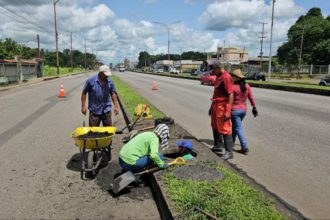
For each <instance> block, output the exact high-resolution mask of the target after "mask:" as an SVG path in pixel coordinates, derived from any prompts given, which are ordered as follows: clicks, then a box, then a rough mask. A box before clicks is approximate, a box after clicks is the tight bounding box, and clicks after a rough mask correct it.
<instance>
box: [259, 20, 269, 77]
mask: <svg viewBox="0 0 330 220" xmlns="http://www.w3.org/2000/svg"><path fill="white" fill-rule="evenodd" d="M260 24H262V31H261V32H260V34H261V36H259V37H258V38H260V70H261V72H262V55H263V51H262V47H263V44H264V38H266V37H265V24H267V23H265V22H261V23H260Z"/></svg>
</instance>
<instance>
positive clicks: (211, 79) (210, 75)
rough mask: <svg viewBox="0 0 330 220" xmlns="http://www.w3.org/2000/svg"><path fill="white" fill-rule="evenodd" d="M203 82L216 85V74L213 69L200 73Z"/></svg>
mask: <svg viewBox="0 0 330 220" xmlns="http://www.w3.org/2000/svg"><path fill="white" fill-rule="evenodd" d="M199 79H200V82H201V84H202V85H203V84H207V85H214V83H215V74H214V72H213V70H210V71H207V72H205V73H203V74H201V75H200V78H199Z"/></svg>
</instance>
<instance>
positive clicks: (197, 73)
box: [190, 70, 203, 76]
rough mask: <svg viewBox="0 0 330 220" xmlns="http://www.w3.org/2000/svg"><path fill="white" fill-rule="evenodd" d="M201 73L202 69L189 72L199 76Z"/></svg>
mask: <svg viewBox="0 0 330 220" xmlns="http://www.w3.org/2000/svg"><path fill="white" fill-rule="evenodd" d="M201 74H203V71H200V70H195V71H194V72H193V73H190V75H192V76H199V75H201Z"/></svg>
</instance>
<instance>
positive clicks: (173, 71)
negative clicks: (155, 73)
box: [168, 67, 180, 74]
mask: <svg viewBox="0 0 330 220" xmlns="http://www.w3.org/2000/svg"><path fill="white" fill-rule="evenodd" d="M168 71H169V72H170V73H174V74H179V73H180V70H178V69H176V68H174V67H170V68H169V69H168Z"/></svg>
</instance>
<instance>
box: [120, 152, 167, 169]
mask: <svg viewBox="0 0 330 220" xmlns="http://www.w3.org/2000/svg"><path fill="white" fill-rule="evenodd" d="M159 157H160V158H161V159H162V160H163V159H164V157H163V155H162V154H159ZM152 164H154V161H153V160H151V159H150V157H149V156H143V157H140V158H139V159H138V160H137V161H136V162H135V164H133V165H131V164H128V163H126V162H125V161H123V160H122V159H121V158H119V165H120V166H121V168H123V169H124V170H127V171H132V172H133V173H134V172H137V171H140V170H142V169H143V168H145V167H147V166H149V165H152Z"/></svg>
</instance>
